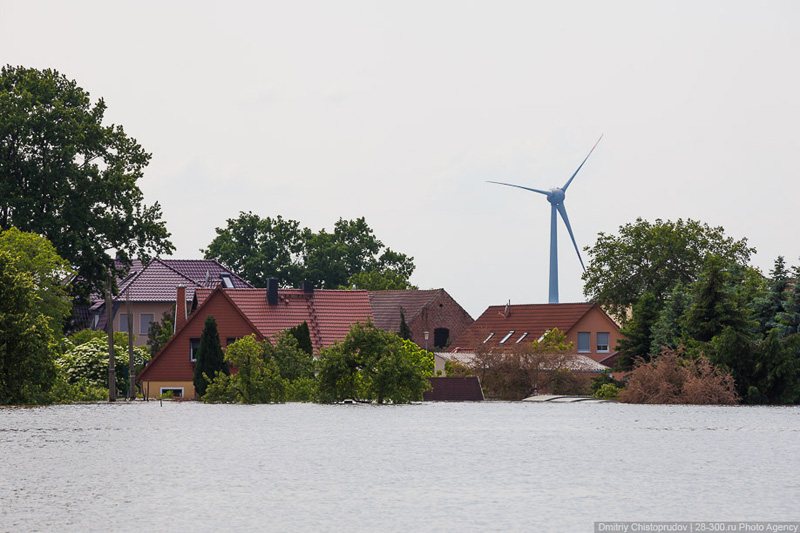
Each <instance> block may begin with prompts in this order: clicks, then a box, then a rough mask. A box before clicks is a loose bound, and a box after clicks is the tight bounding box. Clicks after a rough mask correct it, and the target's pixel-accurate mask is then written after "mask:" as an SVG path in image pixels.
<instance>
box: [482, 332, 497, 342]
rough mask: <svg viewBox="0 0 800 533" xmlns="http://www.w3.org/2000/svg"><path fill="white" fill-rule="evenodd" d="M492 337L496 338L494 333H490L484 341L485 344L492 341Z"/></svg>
mask: <svg viewBox="0 0 800 533" xmlns="http://www.w3.org/2000/svg"><path fill="white" fill-rule="evenodd" d="M492 337H494V331H493V332H491V333H489V335H487V336H486V338H485V339H483V344H486V343H487V342H489V339H491V338H492Z"/></svg>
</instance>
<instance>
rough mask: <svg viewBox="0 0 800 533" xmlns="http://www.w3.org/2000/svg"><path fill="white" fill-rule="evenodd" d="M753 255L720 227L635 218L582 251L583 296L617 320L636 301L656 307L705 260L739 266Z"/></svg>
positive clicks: (691, 279) (691, 277)
mask: <svg viewBox="0 0 800 533" xmlns="http://www.w3.org/2000/svg"><path fill="white" fill-rule="evenodd" d="M753 251H754V249H753V248H750V247H749V246H748V245H747V240H746V239H741V240H738V241H737V240H734V239H733V238H730V237H727V236H726V235H725V231H724V229H723V228H721V227H717V228H712V227H710V226H709V225H708V224H704V223H702V222H699V221H696V220H691V219H687V220H685V221H684V220H682V219H678V220H677V221H675V222H673V221H669V220H667V221H663V220H660V219H657V220H656V221H655V222H654V223H650V222H648V221H646V220H643V219H641V218H638V219H636V222H634V223H629V224H625V225H624V226H621V227H620V228H619V235H608V234H605V233H600V234H599V236H598V238H597V242H596V243H595V245H594V246H593V247H591V248H589V249H588V255H589V265H588V267H587V268H586V272H585V273H584V274H583V280H584V293H585V294H586V295H587V296H588V297H589V298H590V299H591V300H593V301H596V302H598V303H599V304H601V305H602V306H603V307H604V308H605V309H606V310H608V311H609V312H610V313H611V314H612V315H614V316H615V317H616V318H617V319H618V320H620V321H622V322H624V321H625V320H626V311H627V310H628V309H629V308H630V307H632V306H633V305H634V304H635V303H636V302H637V301H638V300H639V298H641V296H642V295H643V294H645V293H647V292H649V293H651V294H652V295H653V296H655V297H656V299H657V300H658V301H659V302H661V301H663V300H664V298H665V297H666V295H667V294H668V293H669V292H670V291H671V290H672V288H673V287H674V286H675V285H676V284H678V283H683V284H684V285H688V284H690V283H692V282H694V281H695V280H696V279H697V278H698V276H699V273H700V271H701V269H702V266H703V263H704V261H705V259H706V257H707V256H708V255H711V254H713V255H717V256H720V257H721V258H723V259H724V261H725V262H727V263H733V264H739V265H745V264H747V262H748V260H749V258H750V254H751V253H752V252H753Z"/></svg>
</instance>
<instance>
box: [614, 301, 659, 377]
mask: <svg viewBox="0 0 800 533" xmlns="http://www.w3.org/2000/svg"><path fill="white" fill-rule="evenodd" d="M658 316H659V303H658V300H657V299H656V297H655V296H653V295H652V294H650V293H649V292H646V293H644V294H643V295H642V297H641V298H640V299H639V301H638V302H636V304H635V305H634V306H633V317H632V318H631V320H629V321H628V322H627V323H626V324H625V325H624V326H623V327H622V329H621V330H620V333H621V335H622V337H621V338H620V339H619V341H618V342H617V350H618V351H619V354H620V356H619V362H618V363H617V365H618V366H619V367H620V368H622V369H624V370H630V369H631V368H633V363H634V361H635V360H636V358H638V357H641V358H643V359H644V360H645V361H649V360H650V355H651V351H650V350H651V346H652V344H653V326H654V325H655V323H656V321H657V320H658Z"/></svg>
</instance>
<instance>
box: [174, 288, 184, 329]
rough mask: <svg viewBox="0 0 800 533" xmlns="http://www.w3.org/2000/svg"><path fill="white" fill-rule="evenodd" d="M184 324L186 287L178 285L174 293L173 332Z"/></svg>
mask: <svg viewBox="0 0 800 533" xmlns="http://www.w3.org/2000/svg"><path fill="white" fill-rule="evenodd" d="M184 324H186V287H184V286H183V285H178V293H177V294H176V295H175V332H177V331H178V330H179V329H181V328H182V327H183V325H184Z"/></svg>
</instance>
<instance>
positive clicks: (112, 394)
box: [106, 268, 117, 402]
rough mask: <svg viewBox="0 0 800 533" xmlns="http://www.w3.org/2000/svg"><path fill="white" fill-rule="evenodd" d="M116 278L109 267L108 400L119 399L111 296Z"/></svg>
mask: <svg viewBox="0 0 800 533" xmlns="http://www.w3.org/2000/svg"><path fill="white" fill-rule="evenodd" d="M113 282H114V279H113V278H112V277H111V268H109V269H108V281H107V283H106V330H107V331H108V401H109V402H115V401H117V374H116V367H115V365H116V362H115V361H114V309H113V307H114V301H113V298H112V296H111V287H113V284H114V283H113Z"/></svg>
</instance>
